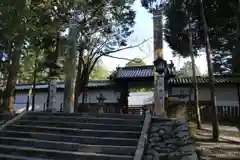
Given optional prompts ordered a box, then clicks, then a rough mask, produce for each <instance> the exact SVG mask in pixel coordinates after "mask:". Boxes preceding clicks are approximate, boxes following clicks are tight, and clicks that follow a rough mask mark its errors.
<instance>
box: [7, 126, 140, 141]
mask: <svg viewBox="0 0 240 160" xmlns="http://www.w3.org/2000/svg"><path fill="white" fill-rule="evenodd" d="M7 129H10V130H15V131H29V132H44V133H63V134H67V135H78V136H94V137H118V138H139V137H140V134H141V131H138V132H136V131H114V130H92V129H77V128H62V127H49V126H29V125H14V124H13V125H11V126H8V127H7Z"/></svg>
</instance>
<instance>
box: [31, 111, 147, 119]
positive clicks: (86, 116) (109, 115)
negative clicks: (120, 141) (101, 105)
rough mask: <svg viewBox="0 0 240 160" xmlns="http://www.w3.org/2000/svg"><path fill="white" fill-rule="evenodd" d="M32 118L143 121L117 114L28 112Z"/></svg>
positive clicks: (137, 116) (141, 117) (132, 116)
mask: <svg viewBox="0 0 240 160" xmlns="http://www.w3.org/2000/svg"><path fill="white" fill-rule="evenodd" d="M28 115H32V116H43V115H44V116H68V117H85V118H88V117H95V118H97V117H101V118H123V119H144V116H142V115H130V114H118V113H82V112H81V113H65V112H54V113H51V112H29V113H28Z"/></svg>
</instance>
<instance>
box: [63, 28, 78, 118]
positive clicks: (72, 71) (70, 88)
mask: <svg viewBox="0 0 240 160" xmlns="http://www.w3.org/2000/svg"><path fill="white" fill-rule="evenodd" d="M69 39H70V41H71V47H70V49H69V54H68V57H67V60H66V63H65V67H66V70H65V71H66V72H65V73H66V77H65V88H64V107H63V108H64V112H68V113H72V112H74V102H73V94H74V89H75V87H74V85H75V78H76V77H75V75H76V56H77V26H76V25H74V24H73V25H72V28H71V29H70V34H69Z"/></svg>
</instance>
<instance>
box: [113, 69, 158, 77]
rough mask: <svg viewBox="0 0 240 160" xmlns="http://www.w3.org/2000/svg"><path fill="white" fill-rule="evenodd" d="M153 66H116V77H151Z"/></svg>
mask: <svg viewBox="0 0 240 160" xmlns="http://www.w3.org/2000/svg"><path fill="white" fill-rule="evenodd" d="M153 73H154V72H153V66H133V67H122V68H117V72H116V78H117V79H118V78H143V77H144V78H145V77H153Z"/></svg>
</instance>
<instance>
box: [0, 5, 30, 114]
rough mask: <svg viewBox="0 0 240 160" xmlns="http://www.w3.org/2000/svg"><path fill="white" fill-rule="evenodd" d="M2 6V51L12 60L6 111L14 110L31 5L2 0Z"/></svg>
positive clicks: (0, 22) (4, 103)
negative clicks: (15, 92)
mask: <svg viewBox="0 0 240 160" xmlns="http://www.w3.org/2000/svg"><path fill="white" fill-rule="evenodd" d="M0 6H1V7H0V12H1V14H0V19H1V20H0V28H1V30H0V35H1V37H0V39H1V42H0V43H1V51H3V52H5V53H7V54H8V59H9V61H10V62H11V65H9V66H8V78H7V85H6V89H5V93H4V100H3V106H4V110H5V111H8V112H12V111H13V104H14V87H15V84H16V82H17V73H18V70H19V62H20V57H21V54H22V49H23V47H24V45H25V41H24V39H25V37H26V35H25V34H26V33H27V30H28V29H29V26H28V20H29V7H28V4H26V2H25V1H18V2H15V1H13V0H8V1H5V0H4V1H1V2H0Z"/></svg>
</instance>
